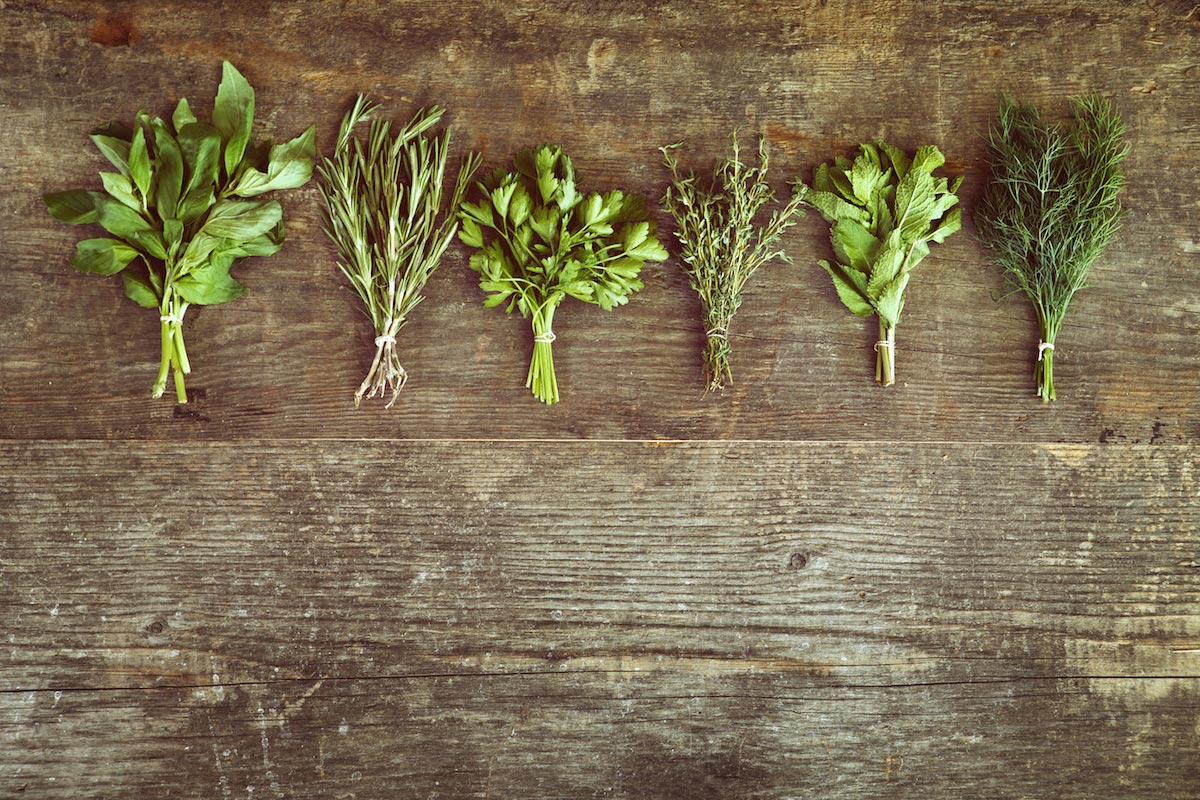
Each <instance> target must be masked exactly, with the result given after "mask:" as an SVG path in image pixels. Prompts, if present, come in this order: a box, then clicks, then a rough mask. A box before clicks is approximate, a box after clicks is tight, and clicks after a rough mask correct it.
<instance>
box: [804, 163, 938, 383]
mask: <svg viewBox="0 0 1200 800" xmlns="http://www.w3.org/2000/svg"><path fill="white" fill-rule="evenodd" d="M945 160H946V159H945V158H944V157H943V156H942V153H941V151H939V150H938V149H937V148H936V147H933V146H932V145H929V146H925V147H919V148H917V152H916V154H915V155H914V156H913V157H912V158H911V159H910V158H909V157H908V156H907V155H906V154H905V153H904V151H903V150H900V149H899V148H897V147H892V146H891V145H889V144H886V143H884V142H880V143H879V145H878V147H876V146H875V145H871V144H864V145H862V147H861V148H860V149H859V153H858V156H857V157H856V158H855V159H854V161H850V159H848V158H841V157H839V158H837V159H835V160H834V162H833V163H832V164H822V165H821V166H820V167H818V168H817V171H816V174H815V175H814V177H813V185H812V188H809V187H807V186H805V185H804V184H803V183H801V182H800V181H796V182H795V184H794V185H795V196H797V197H801V198H802V199H803V201H804V202H805V203H807V204H808V205H810V206H812V207H813V208H815V209H816V210H817V211H819V212H821V216H823V217H825V220H826V221H827V222H828V223H829V224H830V225H831V226H832V227H831V228H830V237H829V238H830V241H831V242H832V243H833V253H834V256H835V259H836V260H835V261H833V262H829V261H819V262H818V263H819V264H820V265H821V266H822V267H823V268H824V269H825V271H826V272H828V273H829V277H831V278H832V279H833V285H834V287H835V288H836V289H837V293H838V297H840V298H841V300H842V302H843V303H844V304H845V305H846V308H848V309H850V310H851V311H852V312H854V313H855V314H857V315H858V316H860V317H871V316H877V317H878V318H879V340H878V341H877V342H876V343H875V352H876V353H877V356H876V364H875V380H877V381H879V382H880V383H881V384H883V385H884V386H891V385H892V384H893V383H895V380H896V374H895V350H896V325H897V324H898V323H899V322H900V312H901V311H902V310H903V309H904V290H905V289H906V288H907V287H908V279H909V274H910V273H911V272H912V270H913V268H914V267H916V266H917V264H918V263H920V261H921V259H923V258H925V256H927V255H929V243H930V242H938V243H939V244H940V243H941V242H943V241H945V239H946V237H947V236H949V235H950V234H952V233H954V232H955V231H957V230H958V229H959V228H960V227H962V213H961V211H960V210H959V209H957V208H953V207H954V205H955V204H956V203H958V197H957V196H956V195H955V192H957V191H958V188H959V187H960V186H961V185H962V178H961V177H960V178H958V179H957V180H955V181H954V182H953V183H952V184H951V183H948V181H947V179H946V178H940V177H934V175H933V171H934V170H936V169H937V168H938V167H940V166H942V164H944V163H945Z"/></svg>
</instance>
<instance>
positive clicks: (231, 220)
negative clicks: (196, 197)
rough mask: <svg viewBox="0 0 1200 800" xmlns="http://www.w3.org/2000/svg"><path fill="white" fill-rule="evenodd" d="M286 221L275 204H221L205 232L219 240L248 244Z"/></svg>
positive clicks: (214, 210) (206, 226)
mask: <svg viewBox="0 0 1200 800" xmlns="http://www.w3.org/2000/svg"><path fill="white" fill-rule="evenodd" d="M282 218H283V209H282V208H281V207H280V205H279V202H278V201H276V200H222V201H221V202H219V203H217V205H216V206H214V207H213V210H212V212H211V213H210V214H209V216H208V221H207V222H205V223H204V228H203V231H204V233H206V234H208V235H209V236H212V237H215V238H217V239H231V240H233V241H234V242H239V243H240V242H248V241H250V240H251V239H253V238H255V237H256V236H261V235H262V234H264V233H266V232H267V231H269V230H271V229H272V228H274V227H275V226H276V225H277V224H279V221H280V220H281V219H282Z"/></svg>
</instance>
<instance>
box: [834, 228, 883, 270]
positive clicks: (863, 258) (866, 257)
mask: <svg viewBox="0 0 1200 800" xmlns="http://www.w3.org/2000/svg"><path fill="white" fill-rule="evenodd" d="M832 240H833V252H834V255H836V256H837V259H838V261H840V262H841V263H843V264H849V265H850V266H852V267H854V268H855V269H857V270H861V271H863V272H869V271H870V269H871V262H872V261H874V260H875V257H876V255H878V253H879V245H880V242H879V240H878V239H876V238H875V237H874V236H872V235H871V232H870V231H868V230H867V229H866V228H864V227H863V226H862V225H861V224H860V223H858V222H856V221H855V220H852V219H848V218H846V219H840V220H838V222H837V224H836V225H834V226H833V233H832Z"/></svg>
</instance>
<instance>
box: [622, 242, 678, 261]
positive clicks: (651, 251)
mask: <svg viewBox="0 0 1200 800" xmlns="http://www.w3.org/2000/svg"><path fill="white" fill-rule="evenodd" d="M626 254H627V255H629V256H632V257H633V258H637V259H640V260H642V261H666V260H667V258H668V257H669V254H668V253H667V250H666V248H665V247H663V246H662V245H661V244H660V243H659V241H658V239H647V240H646V241H644V242H642V243H641V244H639V245H638V246H637V247H635V248H633V249H632V250H627V251H626Z"/></svg>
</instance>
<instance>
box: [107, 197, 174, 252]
mask: <svg viewBox="0 0 1200 800" xmlns="http://www.w3.org/2000/svg"><path fill="white" fill-rule="evenodd" d="M97 222H99V223H100V226H101V227H102V228H104V230H106V231H108V232H109V233H111V234H112V235H113V236H119V237H120V238H122V239H124V240H125V241H127V242H129V243H130V244H132V245H134V246H135V247H137V248H138V249H140V250H141V251H142V252H144V253H147V254H148V255H150V256H152V257H153V258H157V259H166V257H167V248H166V243H165V242H164V241H163V237H162V234H161V233H160V232H159V231H158V230H156V229H155V228H154V226H153V225H151V224H150V223H149V222H147V221H146V218H145V217H143V216H142V215H141V214H139V213H137V212H136V211H134V210H133V209H132V208H130V207H129V206H126V205H122V204H121V203H118V202H117V201H115V200H111V199H108V198H105V200H104V202H102V203H100V216H99V218H98V219H97Z"/></svg>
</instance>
